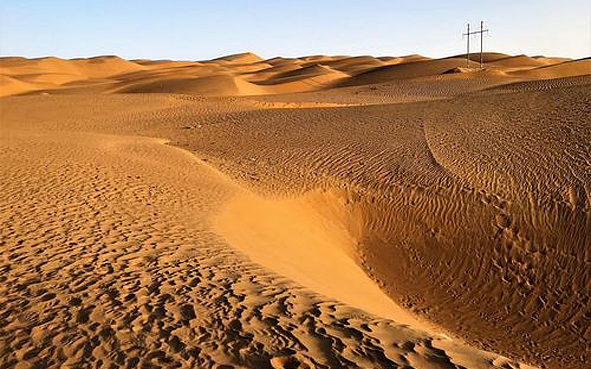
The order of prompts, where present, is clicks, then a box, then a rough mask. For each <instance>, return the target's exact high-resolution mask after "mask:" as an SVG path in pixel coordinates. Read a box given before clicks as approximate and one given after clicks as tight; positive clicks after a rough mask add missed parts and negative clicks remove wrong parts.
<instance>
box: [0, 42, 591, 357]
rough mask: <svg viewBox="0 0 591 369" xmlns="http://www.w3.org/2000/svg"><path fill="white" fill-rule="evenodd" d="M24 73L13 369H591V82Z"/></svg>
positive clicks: (7, 272)
mask: <svg viewBox="0 0 591 369" xmlns="http://www.w3.org/2000/svg"><path fill="white" fill-rule="evenodd" d="M484 59H485V60H484V61H485V64H484V69H482V70H481V69H479V68H477V67H478V63H477V62H478V61H479V56H477V55H474V56H473V60H471V61H470V62H469V63H468V64H469V65H468V67H467V66H466V59H465V57H464V55H457V56H452V57H449V58H442V59H431V58H428V57H424V56H421V55H418V54H417V55H409V56H402V57H371V56H355V57H351V56H323V55H316V56H307V57H301V58H281V57H276V58H272V59H267V60H264V59H263V58H260V57H258V56H257V55H254V54H251V53H245V54H236V55H230V56H226V57H221V58H218V59H214V60H209V61H171V60H146V59H136V60H124V59H122V58H119V57H115V56H105V57H95V58H88V59H59V58H54V57H47V58H39V59H26V58H20V57H5V58H0V96H3V97H2V98H0V129H1V132H0V133H1V135H0V147H1V150H0V155H1V158H0V159H1V160H0V168H1V170H2V173H1V174H2V180H1V181H0V190H1V192H0V193H1V195H0V209H1V211H0V222H1V224H2V227H1V229H0V257H1V258H0V260H1V261H0V270H1V271H2V273H1V274H0V281H1V282H2V283H0V367H2V368H12V367H15V368H26V367H72V368H77V367H97V368H99V367H103V368H115V367H214V368H233V367H235V368H241V367H243V368H317V367H318V368H339V367H346V368H353V367H360V368H532V367H540V368H584V367H585V366H586V365H587V361H588V360H589V358H588V352H589V339H590V338H591V337H590V336H589V334H590V332H591V331H590V328H589V308H590V305H591V303H590V301H589V296H590V295H591V283H590V282H589V250H590V248H589V245H591V214H590V212H591V185H590V184H591V123H590V122H591V59H589V58H587V59H579V60H570V59H565V58H554V57H542V56H535V57H529V56H525V55H517V56H511V55H506V54H501V53H487V54H485V58H484Z"/></svg>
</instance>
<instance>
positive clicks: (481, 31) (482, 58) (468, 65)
mask: <svg viewBox="0 0 591 369" xmlns="http://www.w3.org/2000/svg"><path fill="white" fill-rule="evenodd" d="M485 32H488V29H484V21H480V30H479V31H472V32H470V23H468V32H466V33H464V36H466V38H467V51H466V68H469V67H470V36H471V35H476V34H480V69H482V65H483V64H484V55H483V45H484V40H483V37H482V36H483V35H484V33H485Z"/></svg>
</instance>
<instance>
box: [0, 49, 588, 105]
mask: <svg viewBox="0 0 591 369" xmlns="http://www.w3.org/2000/svg"><path fill="white" fill-rule="evenodd" d="M483 60H484V62H485V65H484V67H485V68H486V70H487V71H488V73H489V74H491V75H502V76H507V77H512V78H513V81H508V82H517V81H523V80H537V79H549V78H561V77H568V76H576V75H582V74H589V73H591V66H590V65H589V63H590V62H589V60H588V59H581V60H569V59H566V58H552V57H550V58H548V57H543V56H535V57H529V56H526V55H517V56H511V55H507V54H502V53H485V54H484V58H483ZM479 62H480V55H479V54H477V53H475V54H472V55H471V56H470V63H469V68H471V69H467V70H462V68H465V67H466V61H465V55H456V56H453V57H449V58H442V59H430V58H427V57H424V56H421V55H418V54H413V55H407V56H401V57H377V58H376V57H373V56H354V57H351V56H326V55H314V56H306V57H301V58H282V57H276V58H272V59H268V60H264V59H263V58H261V57H259V56H257V55H255V54H252V53H242V54H234V55H228V56H225V57H221V58H217V59H213V60H208V61H172V60H147V59H136V60H124V59H121V58H119V57H116V56H99V57H94V58H87V59H84V58H78V59H60V58H55V57H46V58H37V59H26V58H19V57H5V58H0V76H3V77H2V78H3V79H4V82H2V83H3V85H4V86H5V87H4V88H2V89H0V96H8V95H14V94H23V93H49V94H64V93H65V94H71V93H80V92H89V93H126V92H151V93H163V92H166V93H184V94H202V95H205V96H243V95H274V94H285V93H297V92H307V91H313V90H326V89H332V88H336V87H342V86H362V85H372V84H380V83H387V82H390V81H393V80H398V79H412V78H418V77H432V78H436V77H437V76H439V75H441V74H443V73H448V72H450V71H454V70H455V71H472V70H477V69H478V67H479ZM197 77H201V78H205V79H202V80H198V79H197ZM206 77H207V78H206ZM296 82H297V83H296ZM251 84H252V85H251ZM84 85H86V86H84ZM205 85H209V86H205ZM72 86H75V88H73V87H72Z"/></svg>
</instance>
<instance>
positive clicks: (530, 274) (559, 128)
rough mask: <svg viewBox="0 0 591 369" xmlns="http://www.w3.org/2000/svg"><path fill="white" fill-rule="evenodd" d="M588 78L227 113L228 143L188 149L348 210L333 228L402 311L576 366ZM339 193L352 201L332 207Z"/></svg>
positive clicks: (585, 240)
mask: <svg viewBox="0 0 591 369" xmlns="http://www.w3.org/2000/svg"><path fill="white" fill-rule="evenodd" d="M589 83H591V82H590V80H589V78H588V77H587V84H586V85H580V86H573V87H568V84H567V85H565V86H567V87H559V88H556V89H552V88H553V87H550V89H548V88H546V87H544V86H539V88H538V90H537V91H532V92H520V93H514V94H512V95H511V96H510V98H508V96H507V95H505V94H502V95H487V96H475V97H469V96H466V97H463V98H461V99H459V98H458V99H455V100H450V101H446V102H429V103H419V104H404V105H396V106H379V107H371V108H370V107H363V108H360V107H350V108H349V107H348V108H338V109H307V110H306V111H301V112H296V111H289V112H284V111H266V112H263V111H261V112H246V113H241V114H238V115H236V114H232V115H230V117H229V118H228V119H231V120H232V121H241V122H243V123H242V124H241V128H240V129H239V131H234V133H233V134H232V135H225V134H224V132H225V129H224V123H223V120H221V121H220V122H216V123H215V125H214V126H212V127H211V128H210V129H208V130H205V131H199V132H195V133H196V136H195V139H196V140H197V139H198V140H200V141H201V140H203V141H207V142H209V141H210V140H213V138H214V137H216V138H217V140H218V141H217V142H216V144H214V145H212V146H207V148H205V152H209V153H211V155H212V156H213V157H219V156H222V157H226V158H228V161H229V162H232V163H238V162H241V164H238V165H237V164H234V165H233V166H229V168H234V169H232V171H233V172H235V173H237V174H236V175H237V176H239V177H240V178H244V179H245V180H249V181H251V182H252V183H253V184H254V185H256V186H261V185H262V184H264V185H265V186H270V191H271V192H276V191H286V188H285V184H286V183H291V184H293V185H294V187H295V189H294V190H293V191H301V189H302V188H304V189H305V188H314V187H317V186H320V187H322V188H326V189H327V191H328V195H327V196H326V201H327V202H330V201H336V202H337V203H338V204H346V205H343V206H344V207H345V209H348V210H347V212H348V214H349V215H348V216H347V217H345V219H351V218H353V219H355V221H353V222H351V221H348V222H341V223H339V224H340V227H343V228H346V229H348V230H349V234H350V236H351V237H352V238H353V239H357V240H358V244H357V245H358V246H357V249H356V250H357V254H356V257H357V260H358V263H359V264H360V265H361V266H362V267H363V268H364V270H365V271H366V272H367V273H368V274H369V275H370V276H372V277H373V278H375V280H376V281H377V282H378V283H379V285H380V286H381V287H382V288H383V290H385V291H387V292H388V293H389V295H390V296H391V297H392V298H393V299H395V300H396V301H398V302H399V303H401V304H402V305H403V306H405V307H407V308H409V309H411V310H413V311H415V312H416V313H418V314H420V315H422V316H426V317H429V318H430V319H432V320H434V321H435V322H437V323H438V324H440V325H442V326H443V327H445V328H447V329H449V330H450V331H451V332H454V333H455V334H458V335H460V336H462V337H464V338H466V339H468V340H470V342H474V343H478V344H479V345H481V346H483V347H487V348H489V349H493V350H498V351H500V352H504V353H507V354H512V355H515V356H516V357H524V358H527V360H528V361H531V362H535V363H538V364H545V365H549V367H553V368H554V367H556V368H558V367H565V368H578V367H581V365H583V362H584V361H585V357H584V354H583V353H584V352H585V345H586V344H585V341H584V340H581V337H584V335H585V331H586V323H585V321H586V319H587V317H586V316H585V312H586V311H587V310H588V303H589V301H588V299H587V298H586V297H585V296H587V295H588V294H589V292H590V291H589V284H588V278H587V276H586V275H587V273H586V267H585V263H586V261H585V260H586V253H587V248H588V245H589V244H590V243H591V239H589V236H590V235H591V223H590V219H591V218H590V217H589V209H590V206H591V198H590V196H589V193H590V192H589V190H590V188H589V183H591V172H590V171H589V167H588V163H589V160H591V158H590V157H589V147H588V143H589V142H591V131H590V130H589V126H588V124H587V122H588V121H589V120H590V119H591V110H590V109H589V106H591V105H590V104H589V102H590V98H591V97H590V96H589ZM550 86H552V85H550ZM394 111H395V113H394ZM359 117H366V118H365V119H360V118H359ZM278 122H281V124H278ZM234 127H235V126H234ZM234 129H236V128H234ZM254 132H256V133H254ZM262 132H264V133H262ZM234 135H236V137H240V140H237V139H232V137H233V136H234ZM255 135H256V142H257V145H256V150H255V149H254V146H253V147H252V148H251V146H250V145H249V144H248V142H251V138H250V137H252V140H253V141H254V140H255V139H254V137H255ZM334 137H338V139H332V138H334ZM356 137H357V138H358V137H363V140H358V139H356ZM267 139H268V141H266V140H267ZM226 140H227V141H226ZM337 141H338V142H337ZM179 142H180V143H181V144H182V145H195V146H194V147H195V148H199V150H200V151H201V150H203V147H202V146H200V145H198V144H191V143H190V142H191V140H187V139H183V140H180V141H179ZM230 147H232V148H235V149H236V148H239V150H238V152H239V153H240V154H237V153H236V152H235V151H234V150H232V149H230ZM542 150H543V151H542ZM540 151H542V152H543V153H540ZM201 152H203V151H201ZM243 157H248V158H249V160H248V161H243V160H242V159H241V158H243ZM267 158H273V160H272V161H271V160H268V159H267ZM279 168H281V170H279ZM243 173H249V174H248V176H246V175H245V174H243ZM251 178H255V179H256V181H253V180H252V179H251ZM266 188H269V187H266ZM335 188H339V189H340V188H345V189H347V190H346V191H344V192H340V195H339V196H338V199H337V200H334V195H332V194H331V193H332V191H333V190H334V189H335ZM336 193H339V192H336ZM331 198H332V199H333V200H329V199H331ZM323 206H326V205H323ZM334 222H337V223H338V222H339V221H336V220H335V221H334ZM350 224H353V225H354V227H353V229H351V228H350ZM278 232H279V231H278ZM547 337H552V339H551V340H548V339H547Z"/></svg>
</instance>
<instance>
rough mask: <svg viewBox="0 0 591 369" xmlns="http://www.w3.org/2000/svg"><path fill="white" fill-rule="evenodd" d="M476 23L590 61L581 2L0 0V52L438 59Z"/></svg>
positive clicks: (518, 42)
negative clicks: (409, 56) (414, 55)
mask: <svg viewBox="0 0 591 369" xmlns="http://www.w3.org/2000/svg"><path fill="white" fill-rule="evenodd" d="M480 20H484V21H486V26H487V27H488V28H490V30H491V32H490V34H489V35H488V36H487V37H485V49H486V50H489V51H498V52H505V53H510V54H521V53H524V54H528V55H541V54H543V55H548V56H567V57H573V58H581V57H586V56H589V55H591V0H552V1H550V0H538V1H533V0H523V1H520V0H512V1H509V0H489V1H478V0H472V1H464V0H461V1H460V0H447V1H435V0H428V1H411V0H408V1H393V0H390V1H385V0H367V1H362V0H358V1H349V0H342V1H337V0H316V1H312V0H301V1H282V0H259V1H251V0H243V1H241V0H235V1H224V0H219V1H215V0H209V1H206V0H193V1H189V0H168V1H165V0H160V1H154V0H143V1H139V0H118V1H114V0H101V1H98V0H0V55H3V56H6V55H19V56H27V57H38V56H47V55H54V56H58V57H64V58H72V57H85V56H93V55H105V54H109V55H111V54H116V55H119V56H122V57H124V58H129V59H133V58H151V59H160V58H166V59H196V60H203V59H211V58H214V57H218V56H222V55H227V54H231V53H238V52H244V51H251V52H254V53H256V54H259V55H260V56H262V57H265V58H269V57H273V56H278V55H281V56H302V55H312V54H329V55H336V54H339V55H343V54H347V55H362V54H363V55H375V56H381V55H406V54H411V53H420V54H423V55H427V56H431V57H441V56H449V55H454V54H460V53H463V52H464V50H465V40H464V39H462V36H461V34H462V32H463V31H464V30H465V27H466V23H467V22H471V23H472V24H473V26H476V25H477V24H478V22H479V21H480ZM474 41H476V40H474ZM473 45H474V46H475V47H478V43H477V42H474V43H473Z"/></svg>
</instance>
